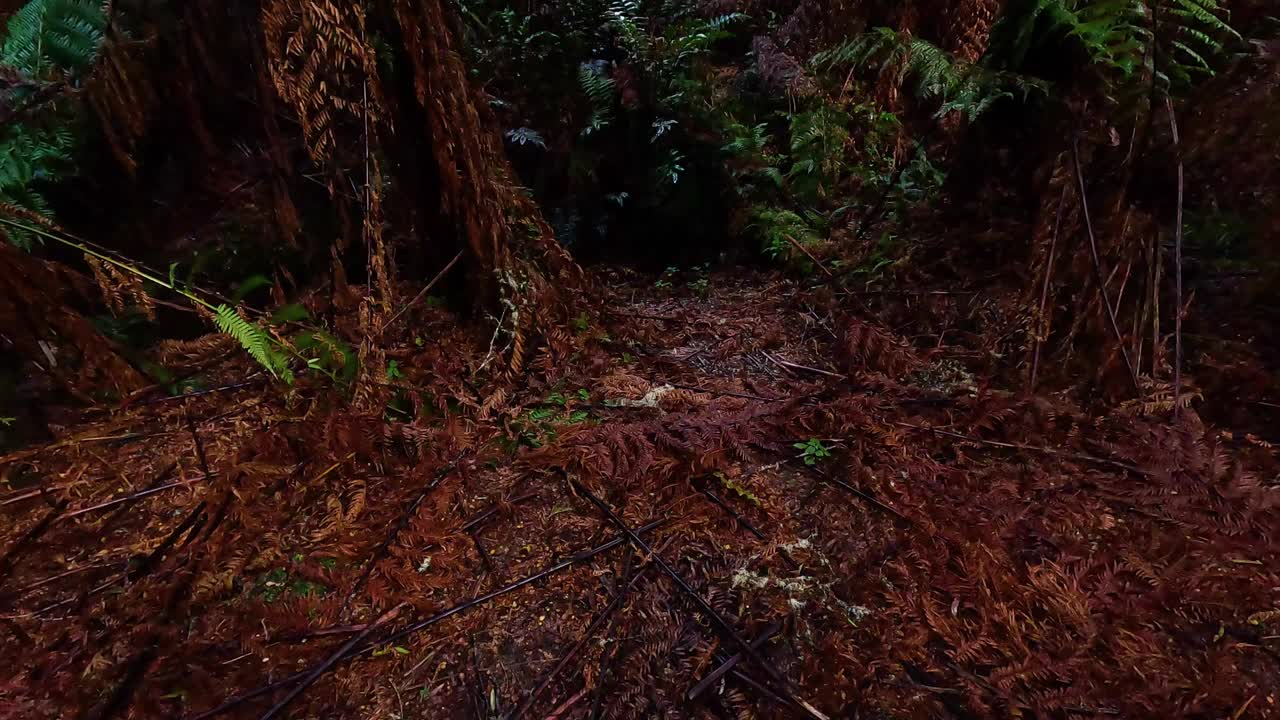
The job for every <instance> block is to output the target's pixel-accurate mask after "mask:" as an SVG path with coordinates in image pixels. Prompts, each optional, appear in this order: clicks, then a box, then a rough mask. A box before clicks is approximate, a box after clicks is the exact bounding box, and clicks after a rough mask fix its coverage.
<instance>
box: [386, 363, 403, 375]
mask: <svg viewBox="0 0 1280 720" xmlns="http://www.w3.org/2000/svg"><path fill="white" fill-rule="evenodd" d="M402 377H404V373H403V372H401V371H400V363H398V362H396V361H395V360H389V361H387V379H388V380H399V379H400V378H402Z"/></svg>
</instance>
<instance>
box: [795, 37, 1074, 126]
mask: <svg viewBox="0 0 1280 720" xmlns="http://www.w3.org/2000/svg"><path fill="white" fill-rule="evenodd" d="M813 64H814V65H815V66H816V67H818V68H819V69H833V68H838V67H842V66H843V67H849V66H853V67H869V68H873V69H876V70H878V71H880V72H890V71H892V72H895V73H896V79H897V81H898V82H905V81H906V80H908V79H911V80H914V82H915V90H916V95H917V96H919V97H920V98H921V99H923V100H928V101H934V102H936V103H937V104H938V110H937V113H936V114H937V116H938V117H942V116H944V115H947V114H949V113H952V112H959V113H961V114H963V115H964V117H965V118H966V119H967V120H970V121H972V120H974V119H976V118H977V117H978V116H980V115H982V114H983V113H985V112H986V111H988V110H990V109H991V107H992V106H993V105H995V103H996V102H997V101H999V100H1001V99H1005V98H1021V99H1022V100H1024V101H1027V100H1030V99H1032V98H1035V97H1038V96H1045V95H1047V94H1048V89H1049V86H1048V84H1047V83H1045V82H1044V81H1042V80H1038V79H1036V78H1033V77H1029V76H1026V75H1021V74H1018V73H1014V72H1008V71H1004V70H996V69H992V68H990V67H988V66H986V65H984V64H982V63H967V62H962V61H960V60H958V59H957V58H956V57H955V56H954V55H952V54H951V53H948V52H947V51H945V50H943V49H942V48H939V47H938V46H936V45H934V44H933V43H930V42H929V41H927V40H922V39H921V38H918V37H915V36H912V35H900V34H899V33H897V32H896V31H894V30H893V29H891V28H886V27H880V28H875V29H873V30H870V31H868V32H866V33H864V34H862V35H859V36H857V37H854V38H851V39H849V40H846V41H844V42H842V43H840V44H838V45H836V46H835V47H832V48H830V49H828V50H824V51H822V52H820V53H818V54H817V55H815V56H814V58H813Z"/></svg>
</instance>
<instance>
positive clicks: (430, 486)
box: [339, 452, 470, 614]
mask: <svg viewBox="0 0 1280 720" xmlns="http://www.w3.org/2000/svg"><path fill="white" fill-rule="evenodd" d="M469 454H470V453H469V452H462V453H459V454H458V455H457V457H455V458H453V459H452V460H450V461H449V462H448V463H446V464H445V466H444V467H442V468H440V469H439V470H437V471H436V474H435V477H433V478H431V481H430V482H428V483H427V484H426V485H424V486H423V488H422V490H420V491H419V492H418V494H417V495H416V496H415V497H414V498H413V502H410V503H409V506H408V507H407V508H405V510H404V512H403V513H401V514H400V517H399V518H397V519H396V521H395V522H394V523H392V525H391V527H390V528H389V529H388V530H387V534H386V536H385V537H383V538H382V542H381V543H379V544H378V547H377V548H375V549H374V551H373V554H372V555H370V556H369V559H368V560H366V561H365V563H364V569H363V570H361V571H360V576H359V577H358V578H356V581H355V583H354V584H353V585H352V586H351V589H350V590H348V591H347V596H346V598H344V599H343V601H342V610H343V611H345V610H346V607H347V605H348V604H350V603H351V600H352V599H353V598H355V596H356V593H358V592H360V588H362V587H363V586H364V584H365V582H366V581H367V580H368V579H369V576H370V575H372V574H373V568H374V566H375V565H377V564H378V562H379V561H380V560H382V558H383V556H384V555H386V553H387V551H388V550H389V549H390V548H391V543H393V542H395V540H396V537H397V536H399V535H400V533H401V531H403V530H404V529H405V528H406V527H408V525H409V522H410V521H412V520H413V518H414V517H415V516H416V515H417V514H418V508H419V507H420V506H421V505H422V501H423V500H426V499H427V495H429V494H430V493H431V491H432V490H434V489H435V488H436V487H437V486H439V485H440V483H441V481H443V480H444V479H445V478H446V477H448V476H449V475H450V474H451V473H453V471H454V470H455V469H457V467H458V463H460V462H462V460H463V458H465V457H467V456H468V455H469ZM339 614H341V613H339Z"/></svg>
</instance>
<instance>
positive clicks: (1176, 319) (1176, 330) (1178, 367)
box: [1164, 96, 1186, 420]
mask: <svg viewBox="0 0 1280 720" xmlns="http://www.w3.org/2000/svg"><path fill="white" fill-rule="evenodd" d="M1164 106H1165V109H1166V110H1168V111H1169V129H1170V130H1171V131H1172V132H1173V154H1174V155H1175V156H1176V157H1177V158H1178V210H1177V219H1176V220H1175V221H1174V222H1175V225H1174V236H1173V237H1174V240H1173V257H1174V261H1173V262H1174V276H1175V277H1176V278H1177V279H1176V281H1175V283H1176V292H1177V294H1178V295H1177V302H1176V303H1174V314H1173V419H1174V420H1177V419H1178V418H1179V417H1181V414H1182V403H1181V402H1180V400H1179V396H1180V395H1181V394H1182V311H1183V308H1182V203H1183V193H1184V191H1185V189H1186V188H1185V181H1186V178H1185V176H1184V169H1183V164H1182V145H1181V141H1180V140H1179V138H1178V116H1177V115H1176V114H1175V113H1174V112H1173V100H1171V99H1170V98H1169V97H1168V96H1166V97H1165V99H1164Z"/></svg>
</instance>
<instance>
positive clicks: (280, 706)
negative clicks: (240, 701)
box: [262, 604, 404, 720]
mask: <svg viewBox="0 0 1280 720" xmlns="http://www.w3.org/2000/svg"><path fill="white" fill-rule="evenodd" d="M403 607H404V605H403V604H401V605H397V606H395V607H394V608H391V609H390V610H388V611H387V612H385V613H383V614H382V617H379V618H378V619H377V620H376V621H374V622H371V623H369V625H368V626H367V627H366V628H365V629H364V630H361V631H360V634H358V635H356V636H355V637H353V638H351V639H350V640H348V641H346V642H345V643H343V644H342V647H340V648H338V650H337V652H335V653H333V654H332V655H330V656H329V657H328V658H326V659H325V661H324V662H322V663H320V664H319V665H317V666H315V667H314V668H312V669H311V670H309V671H307V674H306V675H305V676H304V677H303V678H302V681H301V682H299V683H298V684H297V685H295V686H294V687H293V689H292V690H290V691H289V692H288V693H287V694H286V695H285V696H284V697H283V698H280V702H278V703H276V704H275V705H273V706H271V709H270V710H268V711H266V712H265V713H263V715H262V720H271V718H273V717H275V716H276V715H278V714H279V713H280V712H281V711H283V710H284V709H285V707H287V706H288V705H289V703H291V702H293V700H294V699H295V698H297V697H298V696H299V695H301V694H302V693H304V692H306V690H307V688H309V687H311V686H312V685H314V684H315V682H316V681H317V680H319V679H320V676H321V675H324V674H325V672H326V671H328V669H329V668H331V667H333V666H334V665H336V664H338V662H339V661H341V660H342V658H343V657H344V656H345V655H346V654H347V652H349V651H350V650H351V648H353V647H355V646H356V645H358V644H360V642H361V641H363V640H364V639H365V638H366V637H368V636H369V633H371V632H373V631H374V630H376V629H378V628H379V627H381V626H383V625H385V624H387V623H389V622H391V621H392V620H394V619H395V618H396V616H397V615H399V614H400V610H401V609H402V608H403Z"/></svg>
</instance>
